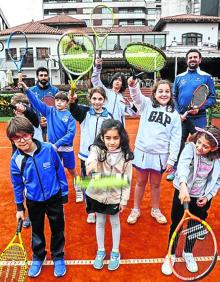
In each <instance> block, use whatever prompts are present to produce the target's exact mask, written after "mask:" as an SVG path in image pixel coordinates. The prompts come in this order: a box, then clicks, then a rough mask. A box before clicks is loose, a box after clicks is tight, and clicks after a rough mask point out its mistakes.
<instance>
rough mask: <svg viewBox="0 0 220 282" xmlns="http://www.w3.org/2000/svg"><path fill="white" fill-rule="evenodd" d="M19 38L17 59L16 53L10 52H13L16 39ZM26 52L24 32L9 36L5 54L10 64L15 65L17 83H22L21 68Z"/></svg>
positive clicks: (13, 33)
mask: <svg viewBox="0 0 220 282" xmlns="http://www.w3.org/2000/svg"><path fill="white" fill-rule="evenodd" d="M18 37H19V38H21V39H22V40H21V41H22V45H21V46H22V47H21V48H20V57H17V52H12V50H14V48H15V47H14V46H16V45H15V44H16V39H17V38H18ZM27 50H28V41H27V37H26V35H25V33H24V32H22V31H14V32H12V33H11V34H10V36H9V38H8V40H7V52H8V55H9V57H10V58H11V60H12V62H13V63H14V64H15V66H16V69H17V72H18V82H20V81H22V66H23V63H24V58H25V55H26V54H27Z"/></svg>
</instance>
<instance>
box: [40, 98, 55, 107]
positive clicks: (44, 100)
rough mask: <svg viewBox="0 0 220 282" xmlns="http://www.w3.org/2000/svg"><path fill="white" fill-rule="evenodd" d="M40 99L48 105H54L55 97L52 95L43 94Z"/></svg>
mask: <svg viewBox="0 0 220 282" xmlns="http://www.w3.org/2000/svg"><path fill="white" fill-rule="evenodd" d="M42 101H43V102H44V103H45V104H46V105H48V106H52V107H53V106H55V98H54V97H53V96H44V98H43V99H42Z"/></svg>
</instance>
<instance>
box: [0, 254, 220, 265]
mask: <svg viewBox="0 0 220 282" xmlns="http://www.w3.org/2000/svg"><path fill="white" fill-rule="evenodd" d="M195 259H196V260H197V261H211V260H212V259H213V258H212V257H211V256H207V257H197V258H195ZM217 260H220V256H218V257H217ZM176 261H178V262H183V261H184V260H183V259H182V258H177V259H176ZM65 262H66V265H92V264H93V262H94V260H65ZM163 262H164V258H150V259H121V260H120V264H153V263H160V264H161V263H163ZM108 263H109V260H104V264H108ZM11 264H16V265H20V264H21V262H19V261H18V262H10V261H4V262H0V266H1V265H4V266H6V265H11ZM43 264H44V265H53V261H52V260H46V261H45V262H44V263H43ZM28 265H31V261H28Z"/></svg>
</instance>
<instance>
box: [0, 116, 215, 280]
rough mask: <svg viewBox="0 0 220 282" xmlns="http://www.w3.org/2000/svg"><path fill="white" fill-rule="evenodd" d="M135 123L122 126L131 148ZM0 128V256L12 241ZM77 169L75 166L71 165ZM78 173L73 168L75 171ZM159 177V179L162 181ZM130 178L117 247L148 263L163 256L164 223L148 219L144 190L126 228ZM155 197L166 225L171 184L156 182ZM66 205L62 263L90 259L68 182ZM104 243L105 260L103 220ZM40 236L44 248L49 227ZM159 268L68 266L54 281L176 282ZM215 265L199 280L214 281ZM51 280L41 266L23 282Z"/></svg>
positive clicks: (88, 235)
mask: <svg viewBox="0 0 220 282" xmlns="http://www.w3.org/2000/svg"><path fill="white" fill-rule="evenodd" d="M138 122H139V120H138V119H127V121H126V127H127V130H128V133H129V136H130V140H131V144H132V147H133V144H134V140H135V136H136V132H137V128H138ZM5 128H6V124H5V123H0V159H1V165H0V179H1V182H0V191H1V193H0V203H1V204H0V205H1V211H0V231H1V240H0V251H2V250H3V249H4V248H5V247H6V245H7V244H8V242H9V240H10V239H11V237H12V236H13V234H14V232H15V229H16V219H15V212H16V209H15V205H14V197H13V191H12V185H11V182H10V173H9V162H10V155H11V147H10V142H9V141H8V140H7V138H6V135H5ZM77 133H78V134H77V136H76V139H75V142H74V143H75V144H74V148H75V152H76V156H77V151H78V146H79V128H77ZM77 165H78V163H77ZM78 171H79V168H78ZM164 178H165V176H164ZM134 183H135V173H134V178H133V183H132V192H131V199H130V201H129V204H128V207H127V209H126V210H125V212H124V213H123V214H122V215H121V229H122V236H121V245H120V252H121V256H122V259H152V258H163V257H164V255H165V254H166V248H167V236H168V231H169V224H167V225H159V224H158V223H156V222H155V220H154V219H153V218H152V217H151V216H150V197H149V187H147V188H146V193H145V197H144V201H143V203H142V206H141V217H140V219H139V221H138V223H137V224H135V225H128V224H127V223H126V219H127V216H128V214H129V212H130V209H131V207H132V204H133V193H134ZM161 188H162V193H161V210H162V211H163V212H164V214H165V215H166V216H167V218H168V223H170V208H171V201H172V195H173V187H172V183H169V182H167V181H166V180H165V179H163V181H162V185H161ZM69 191H70V193H69V203H68V204H67V205H66V206H65V219H66V246H65V259H66V260H93V259H94V257H95V254H96V248H97V246H96V238H95V225H94V224H87V223H86V212H85V206H84V204H83V203H79V204H76V203H75V193H74V191H73V188H72V185H71V183H70V182H69ZM219 206H220V197H219V195H218V196H217V197H216V198H215V199H214V200H213V202H212V207H211V209H210V212H209V217H208V222H209V223H210V225H211V226H212V227H213V229H214V231H215V233H216V237H217V240H218V238H219V235H220V222H219ZM106 225H107V228H106V236H105V237H106V238H105V246H106V250H107V254H108V257H107V259H108V258H109V253H110V250H111V230H110V224H109V220H108V221H107V223H106ZM30 234H31V233H30V229H23V232H22V237H23V240H24V244H25V247H26V250H27V254H28V259H29V260H31V249H30ZM46 235H47V249H48V247H49V237H50V236H48V235H49V228H48V222H46ZM47 259H48V260H50V259H51V257H50V253H49V252H48V255H47ZM160 269H161V264H160V263H151V264H125V265H121V266H120V268H119V269H118V270H116V271H113V272H110V271H108V270H107V267H106V265H105V266H104V268H103V269H102V270H101V271H98V270H95V269H94V268H93V267H92V266H91V265H82V266H78V265H68V266H67V273H66V276H65V277H63V278H59V281H74V282H87V281H97V282H98V281H103V282H104V281H106V280H109V279H111V281H114V282H119V281H120V282H124V281H129V282H148V281H149V282H153V281H155V282H159V281H164V282H166V281H179V280H178V279H177V278H175V277H174V276H173V275H172V276H170V277H165V276H164V275H162V274H161V271H160ZM219 276H220V264H219V262H217V265H216V267H215V269H214V270H213V271H212V273H211V274H210V275H209V276H208V277H206V278H205V279H204V280H203V281H210V282H211V281H212V282H213V281H219V278H218V277H219ZM57 279H58V278H55V277H54V275H53V266H44V267H43V268H42V272H41V274H40V275H39V277H37V278H34V279H30V278H27V281H29V282H30V281H47V282H50V281H56V280H57Z"/></svg>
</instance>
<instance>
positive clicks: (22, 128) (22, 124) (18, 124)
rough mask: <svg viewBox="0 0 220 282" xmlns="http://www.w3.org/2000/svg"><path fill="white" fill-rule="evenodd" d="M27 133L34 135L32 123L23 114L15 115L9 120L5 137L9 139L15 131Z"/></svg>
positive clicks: (14, 134)
mask: <svg viewBox="0 0 220 282" xmlns="http://www.w3.org/2000/svg"><path fill="white" fill-rule="evenodd" d="M21 132H22V133H29V134H31V135H32V136H33V135H34V127H33V125H32V123H31V122H30V121H29V120H28V119H27V118H26V117H24V116H15V117H13V118H12V119H11V121H10V122H9V124H8V126H7V129H6V134H7V137H8V138H9V139H10V140H11V139H12V138H13V137H14V136H16V134H17V133H21Z"/></svg>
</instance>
